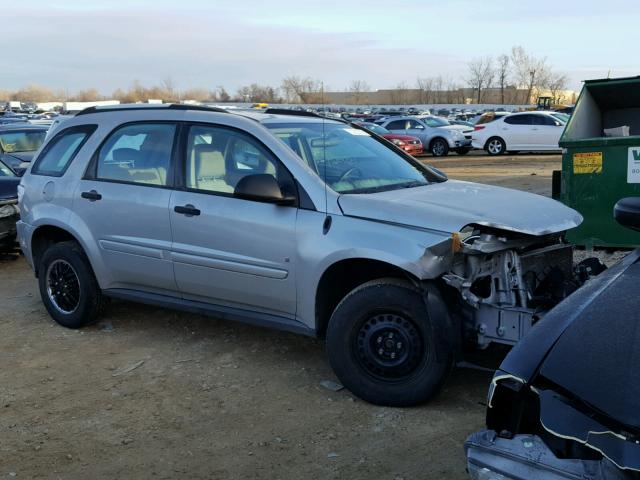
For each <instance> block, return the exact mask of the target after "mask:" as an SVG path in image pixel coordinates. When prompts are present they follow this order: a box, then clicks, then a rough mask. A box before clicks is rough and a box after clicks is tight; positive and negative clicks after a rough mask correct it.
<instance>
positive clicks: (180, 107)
mask: <svg viewBox="0 0 640 480" xmlns="http://www.w3.org/2000/svg"><path fill="white" fill-rule="evenodd" d="M163 109H166V110H196V111H202V112H217V113H229V111H228V110H224V109H222V108H217V107H207V106H204V105H184V104H181V103H167V104H161V105H154V104H139V105H137V104H134V105H132V106H127V104H124V105H122V106H118V105H115V106H113V107H112V106H109V105H107V106H102V107H101V106H94V107H87V108H85V109H84V110H81V111H79V112H78V113H76V117H77V116H78V115H89V114H91V113H106V112H124V111H129V110H163Z"/></svg>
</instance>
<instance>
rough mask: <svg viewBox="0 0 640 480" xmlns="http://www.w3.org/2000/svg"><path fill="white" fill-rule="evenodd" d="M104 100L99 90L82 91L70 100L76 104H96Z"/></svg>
mask: <svg viewBox="0 0 640 480" xmlns="http://www.w3.org/2000/svg"><path fill="white" fill-rule="evenodd" d="M103 99H104V97H103V96H102V95H100V92H98V90H96V89H95V88H89V89H87V90H80V91H79V92H78V93H76V94H75V95H72V96H71V97H70V100H72V101H76V102H95V101H98V100H103Z"/></svg>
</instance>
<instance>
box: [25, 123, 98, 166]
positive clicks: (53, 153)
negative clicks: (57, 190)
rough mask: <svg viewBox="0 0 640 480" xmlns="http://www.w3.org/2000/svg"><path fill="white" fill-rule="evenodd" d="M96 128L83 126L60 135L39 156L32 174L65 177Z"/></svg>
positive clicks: (67, 130)
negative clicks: (72, 162)
mask: <svg viewBox="0 0 640 480" xmlns="http://www.w3.org/2000/svg"><path fill="white" fill-rule="evenodd" d="M96 128H97V126H96V125H81V126H77V127H71V128H67V129H65V130H63V131H61V132H60V133H58V134H57V135H56V136H55V137H53V139H52V140H51V141H50V142H49V143H48V144H47V145H46V146H45V148H44V150H43V151H42V152H41V153H40V155H38V158H37V159H36V161H35V164H34V166H33V168H32V169H31V173H32V174H35V175H48V176H52V177H61V176H62V175H64V172H66V171H67V168H68V167H69V165H70V164H71V161H72V160H73V159H74V158H75V156H76V155H77V153H78V151H80V148H82V146H83V145H84V143H85V142H86V141H87V139H88V138H89V137H90V136H91V134H92V133H93V132H94V131H95V129H96Z"/></svg>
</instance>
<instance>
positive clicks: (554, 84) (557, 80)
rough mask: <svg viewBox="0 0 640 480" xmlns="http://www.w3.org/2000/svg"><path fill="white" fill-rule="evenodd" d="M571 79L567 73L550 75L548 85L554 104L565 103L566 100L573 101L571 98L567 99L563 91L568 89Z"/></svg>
mask: <svg viewBox="0 0 640 480" xmlns="http://www.w3.org/2000/svg"><path fill="white" fill-rule="evenodd" d="M568 83H569V79H568V78H567V76H566V75H564V74H561V73H552V74H550V75H549V79H548V82H547V85H546V87H547V88H548V89H549V91H550V92H551V99H552V102H553V103H554V104H561V103H564V102H565V101H566V100H568V101H569V103H571V100H569V99H565V98H564V95H563V94H562V92H563V91H564V90H566V89H567V84H568Z"/></svg>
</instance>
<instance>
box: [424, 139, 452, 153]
mask: <svg viewBox="0 0 640 480" xmlns="http://www.w3.org/2000/svg"><path fill="white" fill-rule="evenodd" d="M429 150H430V151H431V155H433V156H434V157H446V156H447V155H448V154H449V144H448V143H447V141H446V140H445V139H444V138H434V139H433V140H432V141H431V144H430V145H429Z"/></svg>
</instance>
